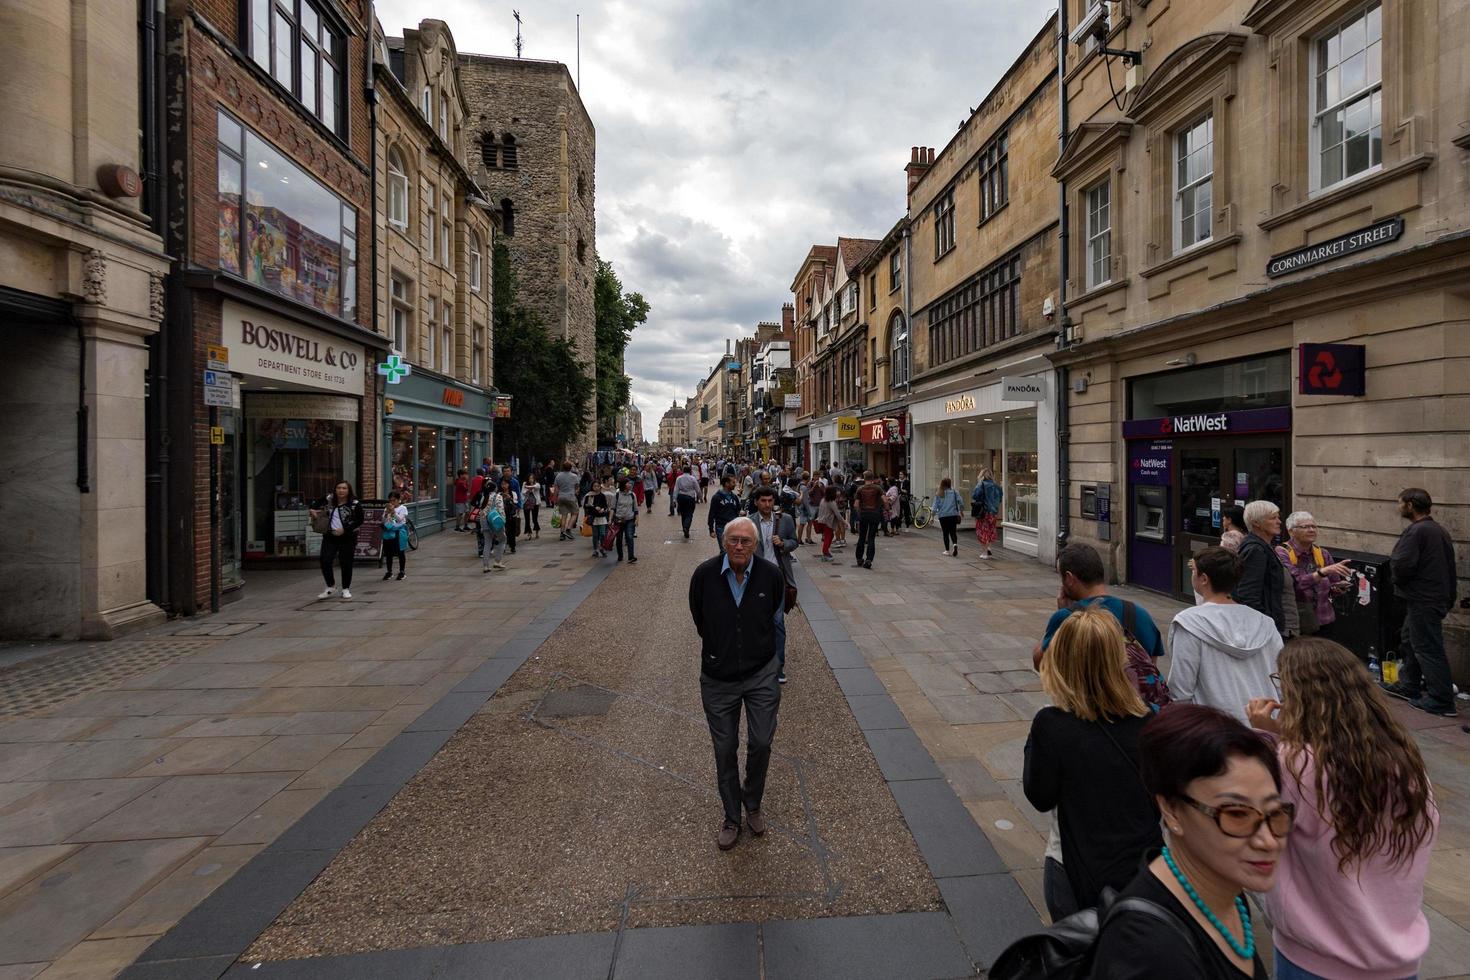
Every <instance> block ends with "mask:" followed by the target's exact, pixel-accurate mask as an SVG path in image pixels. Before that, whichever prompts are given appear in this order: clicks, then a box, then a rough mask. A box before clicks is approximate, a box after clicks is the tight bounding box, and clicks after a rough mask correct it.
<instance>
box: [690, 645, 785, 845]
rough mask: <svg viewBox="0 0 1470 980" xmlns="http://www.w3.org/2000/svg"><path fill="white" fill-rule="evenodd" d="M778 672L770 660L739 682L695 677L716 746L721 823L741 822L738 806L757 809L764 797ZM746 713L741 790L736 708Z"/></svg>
mask: <svg viewBox="0 0 1470 980" xmlns="http://www.w3.org/2000/svg"><path fill="white" fill-rule="evenodd" d="M780 670H781V667H780V664H779V663H778V662H777V660H776V658H775V657H772V658H771V659H770V662H769V663H767V664H766V665H765V666H764V667H762V668H761V669H760V670H758V671H756V672H755V673H754V674H752V675H751V676H750V677H747V678H746V679H745V680H743V681H721V680H716V679H714V678H712V677H707V676H705V675H704V674H700V675H699V695H700V700H701V701H702V702H703V703H704V717H705V720H706V721H708V722H709V734H710V738H711V740H712V741H713V742H714V746H715V780H716V782H718V784H719V787H720V802H721V803H722V804H723V805H724V808H725V819H726V820H729V821H731V822H732V823H736V824H739V823H740V811H741V806H742V804H743V805H744V808H745V810H746V811H747V812H750V811H753V810H759V809H760V808H761V798H762V797H763V796H764V795H765V792H766V769H767V768H768V767H769V766H770V763H771V740H772V739H773V738H774V737H775V735H776V710H777V709H778V708H779V707H780V706H781V685H780V684H779V683H777V681H776V676H777V674H779V673H780ZM742 706H743V707H744V708H745V729H746V735H745V786H744V788H743V789H742V788H741V785H740V762H739V759H738V756H737V753H738V751H739V748H740V709H741V707H742Z"/></svg>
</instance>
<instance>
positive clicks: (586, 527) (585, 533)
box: [582, 521, 592, 538]
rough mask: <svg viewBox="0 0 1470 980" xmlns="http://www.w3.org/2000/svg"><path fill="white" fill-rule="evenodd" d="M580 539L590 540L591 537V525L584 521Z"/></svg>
mask: <svg viewBox="0 0 1470 980" xmlns="http://www.w3.org/2000/svg"><path fill="white" fill-rule="evenodd" d="M582 537H584V538H590V537H592V525H591V524H589V523H587V522H586V521H583V522H582Z"/></svg>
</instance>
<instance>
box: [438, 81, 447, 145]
mask: <svg viewBox="0 0 1470 980" xmlns="http://www.w3.org/2000/svg"><path fill="white" fill-rule="evenodd" d="M439 138H440V139H441V140H443V141H444V142H446V143H448V142H449V95H448V94H447V93H445V92H440V93H439Z"/></svg>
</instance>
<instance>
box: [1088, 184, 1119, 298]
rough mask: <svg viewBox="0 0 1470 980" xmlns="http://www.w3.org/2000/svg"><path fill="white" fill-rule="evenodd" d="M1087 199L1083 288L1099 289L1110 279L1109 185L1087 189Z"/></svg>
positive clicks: (1110, 217)
mask: <svg viewBox="0 0 1470 980" xmlns="http://www.w3.org/2000/svg"><path fill="white" fill-rule="evenodd" d="M1085 196H1086V198H1087V288H1088V289H1091V288H1092V287H1094V286H1101V285H1102V284H1103V283H1105V282H1108V281H1109V280H1110V279H1112V278H1113V272H1112V265H1113V218H1112V184H1111V183H1110V182H1109V181H1107V180H1104V181H1103V182H1102V183H1100V184H1097V185H1095V186H1093V187H1090V188H1088V190H1087V193H1086V195H1085Z"/></svg>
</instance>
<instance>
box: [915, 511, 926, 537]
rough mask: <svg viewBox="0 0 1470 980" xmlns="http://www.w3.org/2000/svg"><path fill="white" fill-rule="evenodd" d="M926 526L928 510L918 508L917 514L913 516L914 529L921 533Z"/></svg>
mask: <svg viewBox="0 0 1470 980" xmlns="http://www.w3.org/2000/svg"><path fill="white" fill-rule="evenodd" d="M928 526H929V508H928V507H920V508H919V512H918V513H917V514H915V515H914V527H916V528H918V529H919V530H921V531H922V530H924V528H926V527H928Z"/></svg>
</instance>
